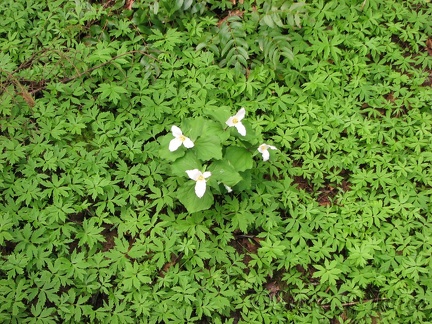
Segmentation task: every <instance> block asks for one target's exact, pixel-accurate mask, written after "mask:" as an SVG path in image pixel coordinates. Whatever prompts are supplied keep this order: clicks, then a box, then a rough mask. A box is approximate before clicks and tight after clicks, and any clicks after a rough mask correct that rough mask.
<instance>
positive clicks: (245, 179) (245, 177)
mask: <svg viewBox="0 0 432 324" xmlns="http://www.w3.org/2000/svg"><path fill="white" fill-rule="evenodd" d="M240 175H241V177H242V180H241V181H240V182H239V183H237V184H236V185H235V187H234V189H235V190H237V191H244V190H249V189H250V188H251V186H252V176H251V170H247V171H245V172H240Z"/></svg>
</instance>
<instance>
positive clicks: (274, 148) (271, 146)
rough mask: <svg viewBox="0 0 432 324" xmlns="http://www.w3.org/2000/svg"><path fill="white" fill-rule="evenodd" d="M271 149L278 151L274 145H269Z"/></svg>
mask: <svg viewBox="0 0 432 324" xmlns="http://www.w3.org/2000/svg"><path fill="white" fill-rule="evenodd" d="M268 147H269V148H270V149H272V150H277V148H276V147H275V146H273V145H269V146H268Z"/></svg>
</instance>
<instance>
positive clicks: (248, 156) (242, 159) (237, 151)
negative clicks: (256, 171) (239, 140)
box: [224, 146, 254, 171]
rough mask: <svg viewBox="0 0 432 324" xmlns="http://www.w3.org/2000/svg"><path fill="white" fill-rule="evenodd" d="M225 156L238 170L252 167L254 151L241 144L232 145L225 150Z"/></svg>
mask: <svg viewBox="0 0 432 324" xmlns="http://www.w3.org/2000/svg"><path fill="white" fill-rule="evenodd" d="M224 158H225V159H226V160H227V161H228V162H229V163H230V164H231V165H232V166H233V167H234V169H235V170H238V171H246V170H248V169H252V167H253V162H254V161H253V159H252V153H251V152H250V151H248V150H247V149H245V148H243V147H240V146H230V147H228V148H227V149H226V151H225V156H224Z"/></svg>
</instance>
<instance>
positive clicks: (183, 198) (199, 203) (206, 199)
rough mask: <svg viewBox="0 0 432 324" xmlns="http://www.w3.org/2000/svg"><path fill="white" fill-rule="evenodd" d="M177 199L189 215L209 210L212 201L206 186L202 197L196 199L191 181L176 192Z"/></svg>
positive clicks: (193, 183)
mask: <svg viewBox="0 0 432 324" xmlns="http://www.w3.org/2000/svg"><path fill="white" fill-rule="evenodd" d="M177 197H178V199H179V200H180V202H181V203H182V204H183V205H184V206H185V207H186V209H187V210H188V212H189V213H195V212H198V211H201V210H205V209H209V208H210V207H211V206H212V205H213V201H214V198H213V194H212V193H211V191H210V188H209V186H208V185H207V189H206V192H205V194H204V196H202V197H201V198H198V197H197V195H196V194H195V181H193V180H189V181H188V182H186V183H185V184H184V185H183V186H182V187H180V188H179V189H178V190H177Z"/></svg>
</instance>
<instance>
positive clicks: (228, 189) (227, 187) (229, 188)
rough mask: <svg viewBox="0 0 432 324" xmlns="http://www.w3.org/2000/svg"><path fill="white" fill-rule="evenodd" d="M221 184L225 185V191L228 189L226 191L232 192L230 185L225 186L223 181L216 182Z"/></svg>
mask: <svg viewBox="0 0 432 324" xmlns="http://www.w3.org/2000/svg"><path fill="white" fill-rule="evenodd" d="M221 183H222V184H223V186H224V187H225V189H226V191H228V193H230V192H232V188H231V187H230V186H227V185H226V184H225V183H223V182H220V181H219V182H218V184H221Z"/></svg>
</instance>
